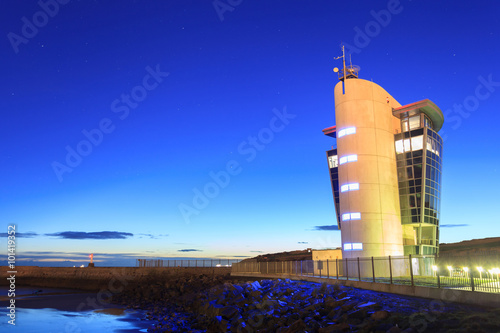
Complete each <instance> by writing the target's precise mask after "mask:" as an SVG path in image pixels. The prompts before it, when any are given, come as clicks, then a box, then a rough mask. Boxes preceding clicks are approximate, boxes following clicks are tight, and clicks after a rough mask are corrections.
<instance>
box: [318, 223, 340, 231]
mask: <svg viewBox="0 0 500 333" xmlns="http://www.w3.org/2000/svg"><path fill="white" fill-rule="evenodd" d="M338 230H340V229H339V226H338V225H336V224H332V225H317V226H315V227H314V231H338Z"/></svg>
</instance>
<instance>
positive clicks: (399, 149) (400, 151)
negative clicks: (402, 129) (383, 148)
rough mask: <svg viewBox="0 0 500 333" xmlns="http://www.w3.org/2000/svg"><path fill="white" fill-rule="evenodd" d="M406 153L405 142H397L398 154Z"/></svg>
mask: <svg viewBox="0 0 500 333" xmlns="http://www.w3.org/2000/svg"><path fill="white" fill-rule="evenodd" d="M401 153H404V147H403V140H398V141H396V154H401Z"/></svg>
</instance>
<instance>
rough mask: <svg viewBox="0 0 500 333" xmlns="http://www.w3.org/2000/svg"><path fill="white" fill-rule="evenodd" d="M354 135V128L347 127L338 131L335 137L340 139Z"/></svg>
mask: <svg viewBox="0 0 500 333" xmlns="http://www.w3.org/2000/svg"><path fill="white" fill-rule="evenodd" d="M355 133H356V127H347V128H344V129H342V130H340V131H339V133H338V135H337V137H339V138H341V137H343V136H344V135H349V134H355Z"/></svg>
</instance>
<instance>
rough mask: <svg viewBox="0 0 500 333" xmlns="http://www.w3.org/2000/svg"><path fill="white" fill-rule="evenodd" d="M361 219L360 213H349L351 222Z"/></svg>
mask: <svg viewBox="0 0 500 333" xmlns="http://www.w3.org/2000/svg"><path fill="white" fill-rule="evenodd" d="M359 219H361V213H351V220H359Z"/></svg>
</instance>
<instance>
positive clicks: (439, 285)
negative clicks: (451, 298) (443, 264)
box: [436, 272, 441, 288]
mask: <svg viewBox="0 0 500 333" xmlns="http://www.w3.org/2000/svg"><path fill="white" fill-rule="evenodd" d="M436 276H437V278H438V288H441V281H440V280H439V272H436Z"/></svg>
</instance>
